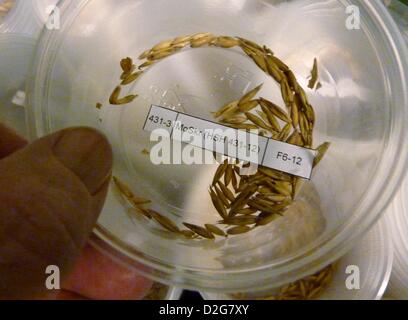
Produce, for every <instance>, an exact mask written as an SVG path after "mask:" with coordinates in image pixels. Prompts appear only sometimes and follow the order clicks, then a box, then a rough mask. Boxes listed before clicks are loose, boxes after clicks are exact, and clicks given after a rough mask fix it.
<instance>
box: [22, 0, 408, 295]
mask: <svg viewBox="0 0 408 320" xmlns="http://www.w3.org/2000/svg"><path fill="white" fill-rule="evenodd" d="M348 5H357V6H358V7H359V8H360V15H361V28H360V29H358V30H348V29H347V28H345V21H346V19H347V18H348V15H347V13H346V6H348ZM59 7H60V8H59V9H60V12H61V14H62V17H61V22H62V25H61V29H60V30H59V32H50V31H47V30H46V31H45V32H44V33H43V35H42V37H41V39H40V42H39V46H38V51H37V54H36V58H35V64H34V69H33V74H32V79H31V80H32V81H31V83H30V86H29V90H28V97H29V103H28V106H29V117H28V118H29V125H30V134H31V137H32V138H36V137H39V136H42V135H45V134H47V133H50V132H52V131H54V130H58V129H61V128H65V127H68V126H76V125H87V126H92V127H95V128H98V129H99V130H101V131H103V132H104V133H105V134H106V135H107V136H108V138H109V139H110V141H111V143H112V145H113V148H114V152H115V167H114V174H115V175H117V176H119V177H121V178H122V179H123V180H124V181H125V182H126V183H128V184H129V185H130V187H131V188H132V189H133V190H134V191H137V192H138V194H140V195H141V196H144V197H148V198H150V199H151V200H153V202H154V203H155V205H156V207H155V208H156V209H157V210H158V211H160V212H162V213H164V214H166V215H167V216H168V217H170V218H171V219H173V220H175V221H176V222H177V223H178V224H179V225H180V224H181V222H183V221H188V222H191V223H196V224H203V223H204V222H205V223H207V222H210V223H211V222H213V221H214V220H217V219H218V218H217V215H216V214H215V212H214V209H213V208H212V207H211V205H210V199H209V197H208V196H207V195H208V192H207V189H208V185H209V182H210V180H211V176H212V175H213V173H214V171H215V168H216V166H184V165H183V166H176V165H173V166H154V165H152V164H151V162H150V161H149V158H148V157H146V155H144V154H143V153H142V150H143V149H144V148H146V146H147V147H149V146H151V144H150V142H149V141H148V137H149V135H148V134H147V133H146V132H144V131H143V130H142V126H143V122H144V120H145V119H146V115H147V111H148V109H149V107H150V105H151V104H152V103H155V104H161V105H164V106H170V107H177V108H178V109H179V110H181V111H184V112H187V113H190V114H192V115H195V116H201V117H205V118H210V116H211V115H210V113H209V111H213V110H214V108H212V109H210V108H209V106H220V105H223V104H224V103H225V102H228V101H231V100H232V99H234V98H238V97H240V96H242V94H243V93H244V92H245V90H246V88H247V87H254V86H255V85H258V84H259V83H261V82H265V88H264V90H267V89H269V88H271V86H273V85H274V84H272V83H271V82H267V81H269V80H266V79H265V77H264V76H263V74H261V73H260V72H259V70H258V69H257V67H256V66H254V65H253V64H252V63H251V62H250V61H249V59H248V58H247V57H245V56H244V55H241V54H240V53H238V52H234V51H233V50H230V51H228V50H220V49H213V48H206V49H200V50H186V51H181V52H180V53H178V54H176V55H174V56H172V57H171V58H167V59H165V60H163V61H162V62H160V63H158V64H156V65H155V66H154V67H152V68H150V69H149V71H148V72H147V73H146V74H145V75H144V76H143V77H141V79H140V80H139V81H138V82H137V83H136V84H135V86H133V87H132V92H134V91H136V92H137V93H139V94H140V97H139V98H138V99H137V100H135V102H134V103H132V104H130V105H129V106H127V107H124V108H119V107H112V106H109V105H107V106H106V101H107V100H108V98H109V95H110V93H111V92H112V90H113V88H114V87H115V86H116V85H117V83H118V79H119V76H120V73H121V71H120V68H119V61H120V60H121V59H122V58H124V57H127V56H132V57H134V58H135V59H136V58H137V57H138V55H139V54H140V53H141V52H143V51H144V50H146V49H147V48H149V47H151V46H153V45H154V44H156V43H158V42H159V41H161V40H165V39H169V38H174V37H177V36H180V35H184V34H192V33H196V32H207V31H209V32H213V33H214V34H223V35H233V36H234V35H239V36H243V37H246V38H249V39H252V40H254V41H256V42H258V43H265V44H266V45H268V46H269V47H271V48H272V49H273V50H274V51H275V53H276V55H277V56H278V57H280V58H282V59H283V60H284V61H285V62H286V63H288V64H289V66H290V67H291V68H292V69H293V71H294V72H295V74H296V76H297V77H298V79H299V81H300V83H301V85H302V86H305V84H306V83H307V76H308V75H309V73H310V69H311V66H312V64H313V59H314V57H317V58H318V60H319V65H320V78H321V79H320V81H321V82H322V84H323V87H322V88H321V89H320V90H318V91H311V90H308V91H307V94H308V95H309V98H310V101H311V102H312V104H313V105H314V107H315V110H316V114H317V119H318V120H317V126H316V131H315V139H316V141H315V145H316V146H317V145H318V144H319V143H321V142H324V141H330V142H332V147H331V149H330V151H329V153H328V154H327V156H326V158H325V159H324V161H322V163H321V165H320V166H319V167H318V168H317V169H316V172H315V174H314V175H313V178H312V180H311V182H310V183H309V184H307V186H306V187H305V188H304V189H303V191H302V192H303V193H302V194H301V196H300V198H299V199H300V201H299V202H298V203H297V204H296V205H294V206H293V207H292V208H291V209H290V210H289V212H288V213H287V214H285V216H284V217H283V218H282V219H279V220H277V221H276V223H273V224H271V225H270V226H268V227H265V228H259V229H257V230H255V231H254V232H251V233H249V234H247V235H242V236H237V237H231V238H228V239H225V240H224V239H222V240H217V241H215V242H211V241H185V240H183V239H180V238H178V237H173V236H172V235H170V234H169V233H167V232H164V231H162V230H161V229H160V228H158V227H156V226H153V225H151V224H146V223H145V222H144V221H141V220H140V219H138V218H135V217H133V216H131V215H129V214H128V210H127V209H126V208H125V207H124V206H123V204H122V202H121V201H120V199H119V197H118V196H117V194H116V193H115V192H113V190H112V192H111V193H110V194H109V196H108V199H107V203H106V205H105V208H104V210H103V212H102V215H101V217H100V220H99V221H98V227H97V228H96V230H95V234H96V235H97V236H98V237H99V241H100V244H101V245H103V246H104V247H105V249H106V250H107V251H109V252H110V253H111V254H112V255H115V256H117V257H118V258H119V259H121V260H123V261H126V262H128V263H129V264H130V265H134V266H135V268H140V269H141V272H142V273H143V274H145V275H146V276H149V277H151V278H153V279H157V280H160V281H163V282H166V283H169V284H174V285H177V286H180V287H184V288H191V289H197V288H198V289H201V290H204V291H206V290H210V291H214V290H216V291H218V292H222V291H224V292H240V291H248V290H251V291H254V290H263V289H266V288H268V287H271V286H280V285H282V284H285V283H288V282H291V281H292V280H294V279H298V278H299V277H303V276H304V275H306V274H310V273H314V272H316V271H318V270H320V269H322V267H324V266H326V265H328V264H330V263H332V262H333V261H336V260H337V259H338V258H340V257H341V256H343V255H344V253H346V252H347V251H348V250H349V249H350V248H351V247H352V246H353V245H355V244H356V243H358V242H359V239H360V238H361V237H362V236H363V234H364V233H365V232H366V231H367V230H368V229H369V228H370V227H371V226H372V225H373V224H374V223H375V222H376V221H377V219H378V218H379V216H380V214H381V213H382V212H383V211H384V208H385V207H386V206H387V205H388V203H389V201H390V199H391V198H392V196H393V195H394V193H395V191H396V190H397V187H398V186H399V183H400V180H401V176H402V172H404V171H405V170H406V165H407V163H406V160H407V152H408V141H407V140H406V139H404V138H405V136H406V135H407V130H408V128H407V126H406V125H405V124H406V123H407V120H408V113H407V112H408V108H407V107H408V105H407V103H408V96H407V95H408V93H407V84H408V78H407V75H408V52H407V48H406V47H405V44H404V42H403V38H402V36H401V33H400V32H399V31H398V28H397V26H396V25H395V23H394V21H393V20H392V18H391V16H390V15H389V14H388V13H387V10H386V8H385V7H384V6H383V5H382V3H381V2H380V1H373V0H364V1H345V0H344V1H315V0H314V1H272V0H256V1H245V0H242V1H215V0H197V1H194V2H188V3H187V2H186V1H184V0H173V1H165V0H155V1H150V0H149V1H147V0H141V1H132V0H120V1H114V2H112V1H109V0H98V1H96V0H93V1H91V0H81V1H79V0H77V1H70V0H65V1H60V2H59ZM95 12H98V14H97V15H96V14H95ZM209 61H211V63H209ZM305 87H306V86H305ZM271 92H272V91H271ZM97 102H103V103H104V104H105V106H104V108H103V109H102V110H101V111H100V110H97V109H96V108H95V104H96V103H97ZM101 120H102V122H101Z"/></svg>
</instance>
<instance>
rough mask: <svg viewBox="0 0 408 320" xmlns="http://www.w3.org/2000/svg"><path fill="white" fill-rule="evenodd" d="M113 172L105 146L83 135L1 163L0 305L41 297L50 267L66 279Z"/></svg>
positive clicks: (56, 137) (73, 133)
mask: <svg viewBox="0 0 408 320" xmlns="http://www.w3.org/2000/svg"><path fill="white" fill-rule="evenodd" d="M62 147H63V148H62ZM111 166H112V151H111V148H110V146H109V143H108V142H107V140H106V139H105V137H104V136H102V135H101V134H99V133H98V132H96V131H95V130H92V129H88V128H76V129H67V130H63V131H61V132H58V133H55V134H53V135H50V136H47V137H45V138H42V139H40V140H38V141H36V142H34V143H33V144H30V145H28V146H27V147H25V148H24V149H21V150H20V151H17V152H15V153H13V154H12V155H10V156H9V157H6V158H4V159H2V160H0V185H1V186H4V187H3V188H1V189H0V257H1V258H0V298H32V297H34V296H37V295H42V294H44V292H46V291H44V290H45V285H44V284H45V279H46V275H45V270H46V267H47V266H49V265H56V266H58V267H59V268H60V270H61V276H62V279H64V278H65V277H66V276H67V274H68V273H69V271H70V270H71V269H72V268H73V266H74V262H75V260H76V259H77V258H78V257H79V255H80V251H81V249H82V248H83V246H84V245H85V243H86V241H87V239H88V237H89V234H90V232H91V230H92V228H93V226H94V224H95V222H96V220H97V217H98V215H99V210H100V208H101V207H102V204H103V201H104V197H105V194H106V190H107V186H108V183H107V181H108V180H109V179H110V174H111Z"/></svg>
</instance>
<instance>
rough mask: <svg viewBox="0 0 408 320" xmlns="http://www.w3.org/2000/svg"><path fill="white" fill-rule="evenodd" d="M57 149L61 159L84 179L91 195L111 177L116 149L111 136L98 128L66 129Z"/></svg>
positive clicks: (54, 148)
mask: <svg viewBox="0 0 408 320" xmlns="http://www.w3.org/2000/svg"><path fill="white" fill-rule="evenodd" d="M53 151H54V154H55V156H56V157H57V158H58V159H59V161H61V163H62V164H64V166H65V167H67V168H68V169H70V170H71V171H72V172H73V173H75V174H76V175H77V176H78V177H79V179H81V181H82V182H83V183H84V185H85V186H86V187H87V188H88V191H89V193H90V194H91V195H94V194H95V193H97V192H98V191H99V190H100V188H101V186H102V185H103V184H104V183H105V182H106V179H108V178H109V177H110V174H111V171H112V149H111V147H110V145H109V142H108V141H107V139H106V138H105V137H104V136H103V135H102V134H100V133H99V132H97V131H96V130H94V129H90V128H74V129H67V130H65V131H63V132H62V133H61V137H60V138H59V139H58V141H57V143H56V144H55V145H54V147H53Z"/></svg>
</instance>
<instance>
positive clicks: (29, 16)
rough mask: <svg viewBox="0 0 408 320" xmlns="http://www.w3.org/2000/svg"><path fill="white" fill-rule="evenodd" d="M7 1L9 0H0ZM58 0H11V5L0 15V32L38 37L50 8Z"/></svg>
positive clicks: (0, 0)
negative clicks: (5, 12)
mask: <svg viewBox="0 0 408 320" xmlns="http://www.w3.org/2000/svg"><path fill="white" fill-rule="evenodd" d="M1 2H9V0H0V5H1ZM57 2H58V0H13V6H12V7H11V9H10V10H9V11H8V12H7V14H5V15H4V16H3V18H2V17H1V16H0V33H13V34H24V35H26V36H30V37H32V38H35V39H36V38H38V37H39V35H40V32H41V30H42V28H43V27H44V25H45V23H46V21H47V19H48V17H49V14H50V13H51V8H52V7H53V6H55V4H56V3H57Z"/></svg>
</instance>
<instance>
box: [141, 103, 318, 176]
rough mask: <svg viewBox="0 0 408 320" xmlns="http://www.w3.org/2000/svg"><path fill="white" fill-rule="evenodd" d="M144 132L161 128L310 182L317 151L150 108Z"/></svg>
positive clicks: (177, 137)
mask: <svg viewBox="0 0 408 320" xmlns="http://www.w3.org/2000/svg"><path fill="white" fill-rule="evenodd" d="M143 129H144V130H146V131H150V132H152V131H154V130H156V129H164V130H166V131H167V132H168V133H169V134H170V138H171V139H173V140H177V141H180V142H184V143H188V144H191V145H193V146H196V147H199V148H203V149H206V150H209V151H215V152H217V153H221V154H224V155H226V156H229V157H232V158H236V159H239V160H241V161H250V162H252V163H255V164H258V165H261V166H264V167H268V168H271V169H275V170H279V171H282V172H286V173H289V174H291V175H294V176H298V177H302V178H305V179H310V177H311V175H312V170H313V161H314V159H315V157H316V154H317V152H316V151H315V150H312V149H307V148H303V147H299V146H295V145H291V144H288V143H285V142H281V141H276V140H273V139H270V138H265V137H262V136H260V135H258V134H255V133H249V132H246V131H243V130H236V129H233V128H231V127H228V126H224V125H222V124H219V123H216V122H213V121H209V120H205V119H201V118H198V117H194V116H190V115H187V114H184V113H181V112H177V111H173V110H171V109H167V108H164V107H160V106H155V105H152V107H151V108H150V112H149V114H148V116H147V119H146V122H145V125H144V128H143Z"/></svg>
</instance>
